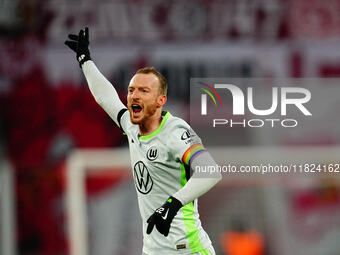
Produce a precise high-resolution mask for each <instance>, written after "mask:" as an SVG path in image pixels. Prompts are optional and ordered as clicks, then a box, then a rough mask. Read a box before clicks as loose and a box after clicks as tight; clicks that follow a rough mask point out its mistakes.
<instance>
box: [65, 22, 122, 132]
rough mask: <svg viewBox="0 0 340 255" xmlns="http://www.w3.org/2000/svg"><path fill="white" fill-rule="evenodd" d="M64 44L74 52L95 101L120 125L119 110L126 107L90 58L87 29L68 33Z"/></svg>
mask: <svg viewBox="0 0 340 255" xmlns="http://www.w3.org/2000/svg"><path fill="white" fill-rule="evenodd" d="M68 38H69V40H68V41H66V42H65V44H66V45H67V46H68V47H69V48H70V49H71V50H73V51H74V52H75V53H76V57H77V61H78V62H79V66H80V67H81V68H82V70H83V72H84V75H85V78H86V80H87V83H88V85H89V88H90V91H91V93H92V95H93V97H94V98H95V100H96V102H97V103H98V104H99V105H100V106H101V107H102V108H103V109H104V110H105V111H106V113H107V114H108V115H109V116H110V117H111V118H112V119H113V120H114V121H115V122H116V124H117V125H119V126H120V123H119V121H118V115H119V112H122V109H126V107H125V105H124V104H123V103H122V102H121V101H120V99H119V96H118V94H117V91H116V90H115V88H114V87H113V85H112V84H111V83H110V82H109V81H108V80H107V79H106V78H105V77H104V75H103V74H102V73H101V72H100V71H99V70H98V68H97V67H96V65H95V64H94V63H93V61H92V60H91V56H90V51H89V44H90V43H89V30H88V28H85V29H82V30H80V32H79V34H78V35H73V34H70V35H69V36H68Z"/></svg>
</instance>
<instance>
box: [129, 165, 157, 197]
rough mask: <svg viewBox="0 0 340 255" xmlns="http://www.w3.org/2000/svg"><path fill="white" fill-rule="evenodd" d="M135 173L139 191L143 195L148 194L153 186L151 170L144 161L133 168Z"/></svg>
mask: <svg viewBox="0 0 340 255" xmlns="http://www.w3.org/2000/svg"><path fill="white" fill-rule="evenodd" d="M133 171H134V178H135V185H136V187H137V190H138V191H139V192H140V193H142V194H148V193H149V192H150V191H151V189H152V185H153V181H152V178H151V175H150V173H149V170H148V169H147V168H146V166H145V164H144V163H143V162H142V161H138V162H137V163H136V164H135V166H134V167H133Z"/></svg>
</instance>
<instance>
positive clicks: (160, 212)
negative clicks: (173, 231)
mask: <svg viewBox="0 0 340 255" xmlns="http://www.w3.org/2000/svg"><path fill="white" fill-rule="evenodd" d="M181 207H182V203H181V202H180V201H179V200H177V199H176V198H174V197H169V199H168V200H167V201H166V202H165V203H164V204H163V205H162V206H161V207H159V208H158V209H157V210H156V211H155V212H154V213H153V214H152V215H151V216H150V217H149V219H148V220H147V223H148V227H147V230H146V233H147V234H148V235H149V234H151V232H152V230H153V228H154V226H156V228H157V230H158V231H159V233H161V234H163V235H164V236H168V234H169V230H170V225H171V222H172V220H173V219H174V217H175V215H176V214H177V212H178V210H179V209H181Z"/></svg>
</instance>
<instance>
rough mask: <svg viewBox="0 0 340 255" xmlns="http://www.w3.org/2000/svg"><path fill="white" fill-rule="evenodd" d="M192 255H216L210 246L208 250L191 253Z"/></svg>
mask: <svg viewBox="0 0 340 255" xmlns="http://www.w3.org/2000/svg"><path fill="white" fill-rule="evenodd" d="M192 255H216V253H215V250H214V247H213V246H212V245H210V246H209V247H208V248H206V249H204V250H203V251H200V252H197V253H192Z"/></svg>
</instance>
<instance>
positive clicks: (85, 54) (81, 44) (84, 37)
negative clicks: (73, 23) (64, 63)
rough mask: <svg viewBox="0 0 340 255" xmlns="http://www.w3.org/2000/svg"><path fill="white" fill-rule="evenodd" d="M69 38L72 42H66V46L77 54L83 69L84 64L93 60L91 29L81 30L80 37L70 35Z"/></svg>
mask: <svg viewBox="0 0 340 255" xmlns="http://www.w3.org/2000/svg"><path fill="white" fill-rule="evenodd" d="M68 38H69V39H71V41H65V44H66V45H67V46H68V47H69V48H70V49H71V50H73V51H74V52H75V53H77V60H78V62H79V66H80V68H81V66H82V64H84V63H85V62H86V61H87V60H91V56H90V51H89V44H90V42H89V28H88V27H86V28H85V29H81V30H80V31H79V35H73V34H69V35H68Z"/></svg>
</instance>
